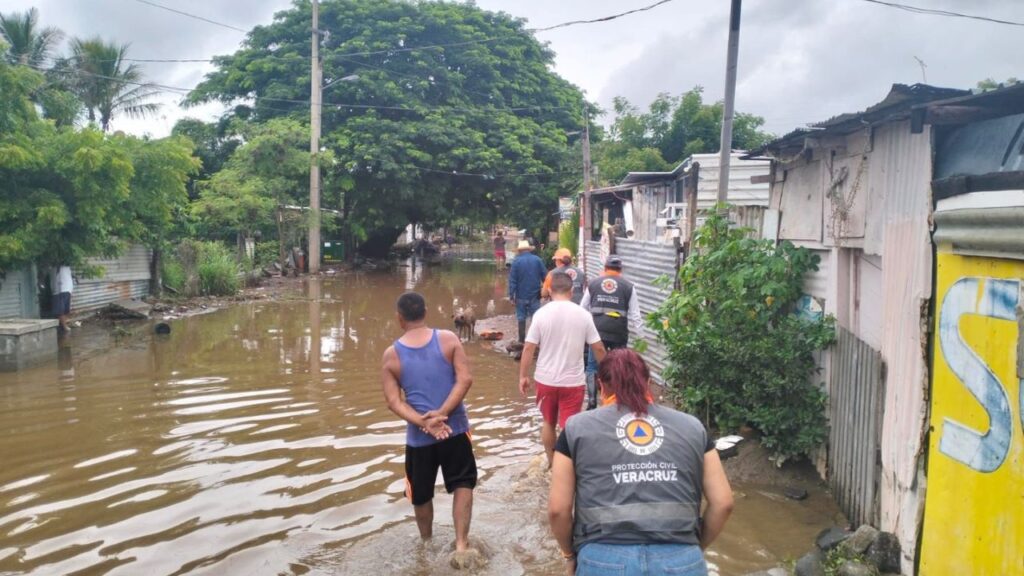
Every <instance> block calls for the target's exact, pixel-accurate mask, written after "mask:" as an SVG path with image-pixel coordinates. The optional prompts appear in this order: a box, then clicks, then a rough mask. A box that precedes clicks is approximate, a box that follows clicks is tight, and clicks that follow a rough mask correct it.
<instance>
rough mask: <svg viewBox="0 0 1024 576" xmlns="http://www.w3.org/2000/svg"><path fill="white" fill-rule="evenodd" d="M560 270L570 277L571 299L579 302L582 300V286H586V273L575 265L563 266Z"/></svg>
mask: <svg viewBox="0 0 1024 576" xmlns="http://www.w3.org/2000/svg"><path fill="white" fill-rule="evenodd" d="M560 270H561V271H562V272H565V273H566V274H568V275H569V278H572V301H573V302H575V303H576V304H579V303H580V302H582V301H583V288H584V287H585V286H586V282H587V275H586V274H584V273H583V270H580V269H579V268H577V267H575V266H564V267H562V268H560Z"/></svg>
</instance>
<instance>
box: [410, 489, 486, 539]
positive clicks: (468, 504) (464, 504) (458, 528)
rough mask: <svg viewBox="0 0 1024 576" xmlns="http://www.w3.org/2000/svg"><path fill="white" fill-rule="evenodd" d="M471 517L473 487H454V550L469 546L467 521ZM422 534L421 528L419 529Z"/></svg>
mask: <svg viewBox="0 0 1024 576" xmlns="http://www.w3.org/2000/svg"><path fill="white" fill-rule="evenodd" d="M472 517H473V489H472V488H456V489H455V494H454V498H453V503H452V519H453V520H454V521H455V551H456V552H462V551H464V550H466V549H468V548H469V522H470V519H471V518H472ZM420 533H421V534H422V533H423V531H422V529H421V530H420Z"/></svg>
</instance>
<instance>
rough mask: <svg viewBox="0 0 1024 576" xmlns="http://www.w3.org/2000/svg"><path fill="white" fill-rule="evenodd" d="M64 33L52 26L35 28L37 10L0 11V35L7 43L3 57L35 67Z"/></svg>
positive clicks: (37, 22) (12, 62)
mask: <svg viewBox="0 0 1024 576" xmlns="http://www.w3.org/2000/svg"><path fill="white" fill-rule="evenodd" d="M63 36H64V34H63V33H62V32H61V31H60V30H58V29H57V28H54V27H52V26H47V27H46V28H40V27H39V11H38V10H36V9H35V8H31V9H29V10H28V11H26V12H11V13H9V14H0V37H2V38H3V39H4V41H5V42H6V43H7V45H8V46H7V52H6V54H4V58H5V60H7V62H9V63H11V64H15V65H17V64H21V65H23V66H32V67H33V68H39V67H42V66H45V65H46V60H47V58H49V56H50V52H52V51H53V48H54V47H55V46H56V45H57V43H58V42H60V40H61V38H63Z"/></svg>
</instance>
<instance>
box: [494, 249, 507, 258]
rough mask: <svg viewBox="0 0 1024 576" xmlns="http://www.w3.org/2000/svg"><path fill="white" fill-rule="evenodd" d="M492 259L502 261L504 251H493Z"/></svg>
mask: <svg viewBox="0 0 1024 576" xmlns="http://www.w3.org/2000/svg"><path fill="white" fill-rule="evenodd" d="M494 257H495V258H497V259H498V260H504V259H505V251H504V250H495V251H494Z"/></svg>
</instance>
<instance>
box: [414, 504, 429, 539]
mask: <svg viewBox="0 0 1024 576" xmlns="http://www.w3.org/2000/svg"><path fill="white" fill-rule="evenodd" d="M412 509H413V511H414V512H415V513H416V527H417V528H419V529H420V538H423V539H424V540H427V539H429V538H430V537H431V536H433V534H434V502H433V501H430V502H427V503H426V504H420V505H419V506H413V507H412Z"/></svg>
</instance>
